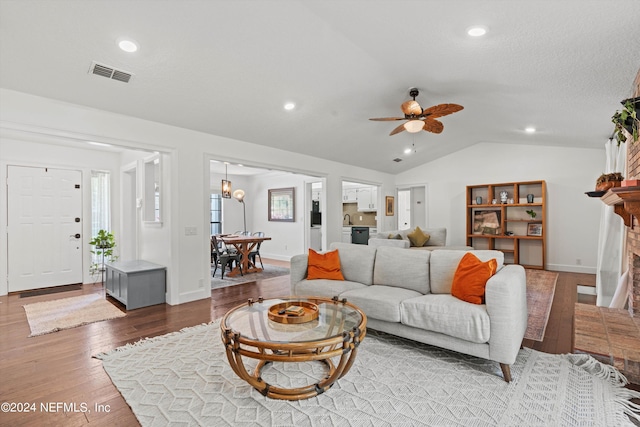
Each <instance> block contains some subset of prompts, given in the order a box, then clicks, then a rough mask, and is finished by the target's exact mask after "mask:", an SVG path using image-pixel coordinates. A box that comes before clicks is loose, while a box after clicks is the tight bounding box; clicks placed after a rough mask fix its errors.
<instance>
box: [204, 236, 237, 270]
mask: <svg viewBox="0 0 640 427" xmlns="http://www.w3.org/2000/svg"><path fill="white" fill-rule="evenodd" d="M211 254H212V255H211V258H212V259H213V260H214V268H213V274H212V276H215V275H216V271H218V266H219V267H221V268H222V275H221V277H220V278H221V279H224V270H225V268H226V267H227V266H228V267H229V269H233V262H234V261H235V262H236V265H237V266H238V268H239V269H240V275H242V276H244V273H243V272H242V261H241V259H242V255H241V254H240V253H238V252H236V253H230V252H227V251H223V250H222V248H220V246H219V243H218V239H217V238H216V236H211Z"/></svg>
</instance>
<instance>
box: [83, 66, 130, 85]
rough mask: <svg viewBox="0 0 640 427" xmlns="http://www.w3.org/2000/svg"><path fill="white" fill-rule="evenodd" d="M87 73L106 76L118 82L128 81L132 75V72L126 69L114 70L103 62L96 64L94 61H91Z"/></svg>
mask: <svg viewBox="0 0 640 427" xmlns="http://www.w3.org/2000/svg"><path fill="white" fill-rule="evenodd" d="M89 73H90V74H94V75H96V76H102V77H106V78H108V79H111V80H118V81H120V82H124V83H129V80H131V78H132V77H133V73H130V72H128V71H122V70H116V69H115V68H113V67H110V66H108V65H104V64H98V63H97V62H96V61H93V62H92V63H91V68H89Z"/></svg>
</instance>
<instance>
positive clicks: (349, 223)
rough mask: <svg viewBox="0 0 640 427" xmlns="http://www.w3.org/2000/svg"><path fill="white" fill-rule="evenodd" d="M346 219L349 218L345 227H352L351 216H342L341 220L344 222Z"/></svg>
mask: <svg viewBox="0 0 640 427" xmlns="http://www.w3.org/2000/svg"><path fill="white" fill-rule="evenodd" d="M347 217H349V222H347V225H352V224H351V215H349V214H344V216H343V217H342V220H343V221H344V220H345V219H347Z"/></svg>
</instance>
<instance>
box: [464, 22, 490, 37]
mask: <svg viewBox="0 0 640 427" xmlns="http://www.w3.org/2000/svg"><path fill="white" fill-rule="evenodd" d="M467 34H469V35H470V36H471V37H480V36H484V35H485V34H487V27H483V26H479V25H475V26H473V27H469V28H467Z"/></svg>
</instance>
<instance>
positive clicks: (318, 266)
mask: <svg viewBox="0 0 640 427" xmlns="http://www.w3.org/2000/svg"><path fill="white" fill-rule="evenodd" d="M307 279H308V280H315V279H331V280H344V276H343V275H342V272H341V271H340V256H339V254H338V250H337V249H336V250H334V251H330V252H327V253H324V254H319V253H318V252H316V251H314V250H313V249H311V248H309V264H308V267H307Z"/></svg>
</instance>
